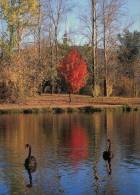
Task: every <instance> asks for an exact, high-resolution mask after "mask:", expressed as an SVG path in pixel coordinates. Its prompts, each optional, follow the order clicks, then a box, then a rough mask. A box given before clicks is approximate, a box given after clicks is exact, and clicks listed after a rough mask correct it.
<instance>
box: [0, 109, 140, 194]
mask: <svg viewBox="0 0 140 195" xmlns="http://www.w3.org/2000/svg"><path fill="white" fill-rule="evenodd" d="M107 137H110V138H111V141H112V151H113V153H114V158H113V159H112V161H111V169H109V167H108V165H107V163H106V162H105V161H104V160H103V159H102V153H103V151H104V150H105V149H106V139H107ZM26 143H30V144H31V145H32V152H33V155H34V156H35V157H36V159H37V162H38V166H37V170H36V171H35V172H34V173H32V183H33V186H32V188H28V187H27V184H29V183H30V180H29V175H28V173H27V171H26V170H25V169H24V165H23V164H24V160H25V158H26V157H27V151H26V150H25V144H26ZM111 170H112V171H111ZM110 172H111V174H109V173H110ZM19 194H31V195H57V194H58V195H59V194H66V195H96V194H99V195H102V194H103V195H139V194H140V113H139V112H130V113H123V112H118V111H107V112H102V113H95V114H54V115H53V114H38V115H30V114H28V115H1V116H0V195H19Z"/></svg>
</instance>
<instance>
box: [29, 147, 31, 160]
mask: <svg viewBox="0 0 140 195" xmlns="http://www.w3.org/2000/svg"><path fill="white" fill-rule="evenodd" d="M30 157H31V146H29V153H28V158H30Z"/></svg>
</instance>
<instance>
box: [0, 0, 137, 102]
mask: <svg viewBox="0 0 140 195" xmlns="http://www.w3.org/2000/svg"><path fill="white" fill-rule="evenodd" d="M77 6H78V5H76V3H72V1H69V0H28V1H27V0H0V102H16V101H18V100H19V99H24V98H25V97H28V96H36V95H40V94H42V93H51V94H54V93H61V94H62V93H64V94H69V93H76V94H84V95H91V96H93V97H99V96H107V97H109V96H123V97H138V96H140V31H137V30H133V31H130V27H131V25H132V24H131V22H130V21H127V22H125V25H124V24H121V23H122V21H126V20H127V17H128V16H127V14H126V10H125V2H124V1H122V0H98V1H95V0H90V1H89V2H88V4H87V7H86V12H84V10H83V11H82V10H81V12H79V16H78V17H79V18H78V19H79V22H80V25H79V27H78V30H77V31H76V32H75V30H73V28H72V27H71V28H70V27H68V21H69V18H70V13H72V12H73V10H75V9H76V7H77ZM75 36H76V37H79V39H80V40H83V41H77V40H78V39H77V38H75Z"/></svg>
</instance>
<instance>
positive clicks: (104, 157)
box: [103, 139, 112, 161]
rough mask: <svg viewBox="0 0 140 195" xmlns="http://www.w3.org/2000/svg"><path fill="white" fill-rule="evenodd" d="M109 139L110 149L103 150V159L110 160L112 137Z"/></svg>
mask: <svg viewBox="0 0 140 195" xmlns="http://www.w3.org/2000/svg"><path fill="white" fill-rule="evenodd" d="M107 141H108V149H107V150H106V151H104V152H103V159H104V160H108V161H109V160H111V158H112V152H111V141H110V139H108V140H107Z"/></svg>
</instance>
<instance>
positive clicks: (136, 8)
mask: <svg viewBox="0 0 140 195" xmlns="http://www.w3.org/2000/svg"><path fill="white" fill-rule="evenodd" d="M127 6H128V14H129V17H130V18H131V19H132V20H133V21H134V25H133V26H132V29H137V30H139V31H140V0H128V2H127Z"/></svg>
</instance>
